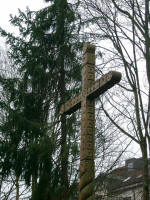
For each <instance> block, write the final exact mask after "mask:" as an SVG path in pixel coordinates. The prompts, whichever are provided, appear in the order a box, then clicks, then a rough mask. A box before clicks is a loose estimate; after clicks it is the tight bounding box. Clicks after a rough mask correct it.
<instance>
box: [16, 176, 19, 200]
mask: <svg viewBox="0 0 150 200" xmlns="http://www.w3.org/2000/svg"><path fill="white" fill-rule="evenodd" d="M16 200H19V178H18V177H16Z"/></svg>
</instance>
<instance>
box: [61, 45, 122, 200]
mask: <svg viewBox="0 0 150 200" xmlns="http://www.w3.org/2000/svg"><path fill="white" fill-rule="evenodd" d="M120 80H121V73H119V72H115V71H111V72H109V73H107V74H105V75H104V76H102V77H101V78H100V79H98V80H97V81H95V46H94V45H91V44H89V43H86V44H85V45H84V47H83V68H82V92H81V93H80V94H78V95H76V96H75V97H73V98H72V99H71V100H69V101H68V102H66V103H65V104H64V105H62V106H61V114H66V115H67V114H71V113H73V112H75V111H76V110H78V109H79V108H82V119H81V143H80V184H79V190H80V195H79V200H94V177H95V171H94V152H95V150H94V141H95V139H94V135H95V98H97V97H98V96H99V95H100V94H102V93H104V92H105V91H106V90H108V89H109V88H111V87H113V85H115V84H116V83H118V82H119V81H120Z"/></svg>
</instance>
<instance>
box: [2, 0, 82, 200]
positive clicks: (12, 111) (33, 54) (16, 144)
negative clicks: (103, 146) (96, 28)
mask: <svg viewBox="0 0 150 200" xmlns="http://www.w3.org/2000/svg"><path fill="white" fill-rule="evenodd" d="M11 23H12V24H13V25H14V26H16V27H18V28H19V33H20V34H19V36H18V37H16V36H14V35H13V34H10V33H7V32H6V31H4V30H2V29H1V35H3V36H4V37H6V39H7V43H8V44H9V46H10V50H9V54H10V58H11V60H12V61H13V65H14V66H17V68H18V74H17V77H16V78H5V77H0V83H1V86H2V88H3V94H4V95H5V98H6V99H7V101H6V100H5V99H3V100H2V101H1V102H0V106H1V108H2V109H3V110H4V111H5V113H6V115H5V118H4V119H3V123H2V124H1V126H0V130H1V133H2V136H3V139H2V141H1V145H0V148H1V151H0V152H1V153H0V156H1V158H2V160H3V162H2V166H1V169H2V173H3V174H5V175H10V174H11V173H12V172H14V173H15V174H16V176H17V177H20V176H21V177H22V178H24V179H25V181H26V184H28V185H30V184H32V192H33V193H32V199H36V200H38V199H39V200H40V199H42V200H43V199H45V200H46V199H56V198H57V199H61V200H62V199H68V198H69V195H70V194H71V191H72V188H73V186H74V185H76V184H74V185H71V182H70V180H69V177H68V175H69V174H70V173H71V172H70V171H71V170H70V171H69V153H70V152H74V155H72V157H74V158H76V156H77V153H78V149H77V145H76V144H71V138H73V137H74V135H73V134H74V132H75V130H74V128H73V127H72V126H71V125H70V123H72V120H73V119H74V118H75V116H74V115H73V116H72V118H69V119H66V117H65V116H60V114H59V109H60V105H61V104H62V103H63V102H64V101H65V100H66V99H67V98H69V97H70V96H71V95H72V94H73V93H75V92H77V91H78V89H79V87H80V85H79V84H78V81H79V80H80V75H79V72H80V64H79V62H78V61H77V55H78V52H79V51H78V49H79V47H80V44H79V42H78V39H77V38H76V37H77V27H76V15H75V13H74V10H73V8H72V6H71V5H70V4H68V3H67V1H66V0H55V1H50V5H49V6H48V7H46V8H44V9H42V10H40V11H38V12H31V11H30V10H29V9H27V11H26V12H25V13H24V12H21V11H19V16H18V17H17V16H15V17H12V18H11ZM74 85H76V86H78V87H76V88H77V91H76V90H75V89H74V88H73V89H72V86H74ZM70 89H71V91H70ZM68 125H69V127H67V126H68ZM57 127H60V129H61V130H60V131H58V132H56V128H57ZM73 150H74V151H73ZM72 160H73V159H72ZM70 168H72V167H71V166H70Z"/></svg>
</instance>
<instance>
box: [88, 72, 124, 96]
mask: <svg viewBox="0 0 150 200" xmlns="http://www.w3.org/2000/svg"><path fill="white" fill-rule="evenodd" d="M120 80H121V73H120V72H116V71H110V72H109V73H107V74H105V75H104V76H102V77H101V78H100V79H98V80H97V81H95V83H94V84H93V85H92V86H91V87H90V88H88V89H87V93H86V97H87V98H89V99H95V98H97V97H98V96H99V95H101V94H103V93H104V92H105V91H107V90H108V89H110V88H111V87H113V86H114V85H115V84H117V83H119V82H120Z"/></svg>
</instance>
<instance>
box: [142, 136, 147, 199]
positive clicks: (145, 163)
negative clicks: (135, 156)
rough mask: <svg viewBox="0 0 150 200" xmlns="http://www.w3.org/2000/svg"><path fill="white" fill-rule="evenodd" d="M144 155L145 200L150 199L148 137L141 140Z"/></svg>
mask: <svg viewBox="0 0 150 200" xmlns="http://www.w3.org/2000/svg"><path fill="white" fill-rule="evenodd" d="M141 150H142V157H143V200H149V178H148V153H147V143H146V138H143V140H142V142H141Z"/></svg>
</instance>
